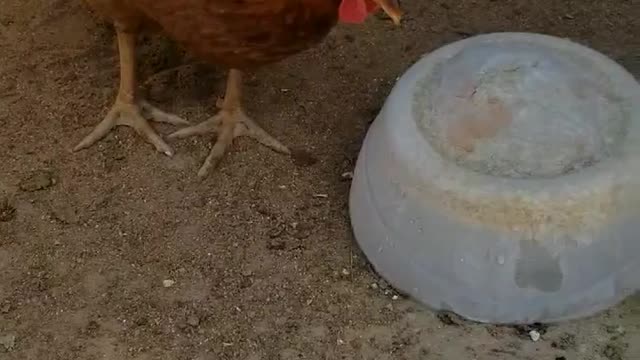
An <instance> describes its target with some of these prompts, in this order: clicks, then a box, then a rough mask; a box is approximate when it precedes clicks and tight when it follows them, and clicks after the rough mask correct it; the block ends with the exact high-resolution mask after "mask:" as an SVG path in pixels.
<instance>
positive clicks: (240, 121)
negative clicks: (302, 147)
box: [169, 69, 290, 177]
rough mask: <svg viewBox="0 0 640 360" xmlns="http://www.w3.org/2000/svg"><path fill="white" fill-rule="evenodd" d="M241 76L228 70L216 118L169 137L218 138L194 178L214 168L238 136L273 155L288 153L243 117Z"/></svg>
mask: <svg viewBox="0 0 640 360" xmlns="http://www.w3.org/2000/svg"><path fill="white" fill-rule="evenodd" d="M241 97H242V72H241V71H239V70H235V69H232V70H231V71H230V72H229V77H228V79H227V91H226V94H225V96H224V99H221V100H218V103H217V106H218V108H219V109H220V111H219V112H218V114H216V115H215V116H213V117H212V118H209V119H208V120H205V121H204V122H202V123H200V124H198V125H194V126H190V127H187V128H183V129H180V130H178V131H176V132H175V133H173V134H171V135H169V138H185V137H188V136H192V135H202V134H206V133H211V132H213V133H217V135H218V138H217V140H216V143H215V144H214V145H213V148H212V149H211V152H210V153H209V156H208V157H207V159H206V160H205V161H204V164H203V165H202V167H201V168H200V170H199V171H198V177H204V176H206V175H207V173H208V172H209V170H211V169H212V168H215V167H216V166H217V165H218V164H219V163H220V160H222V158H223V157H224V155H225V153H226V151H227V148H228V147H229V146H230V145H231V144H232V143H233V139H234V138H236V137H240V136H247V137H250V138H252V139H254V140H256V141H258V142H259V143H261V144H262V145H265V146H267V147H269V148H271V149H273V150H275V151H277V152H280V153H283V154H290V151H289V149H288V148H287V147H286V146H284V145H282V143H280V142H279V141H278V140H276V139H275V138H274V137H272V136H271V135H269V134H268V133H267V132H266V131H265V130H264V129H262V128H261V127H260V125H258V124H257V123H256V122H255V121H253V119H251V118H250V117H248V116H247V115H245V113H244V111H243V109H242V105H241Z"/></svg>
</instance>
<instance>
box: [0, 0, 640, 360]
mask: <svg viewBox="0 0 640 360" xmlns="http://www.w3.org/2000/svg"><path fill="white" fill-rule="evenodd" d="M403 5H404V7H405V8H406V10H407V11H408V12H409V16H408V17H407V19H406V22H405V25H404V27H403V28H402V29H394V28H393V26H392V25H391V24H390V23H389V22H388V21H386V20H384V19H382V18H373V19H371V21H369V22H368V23H367V24H366V26H363V27H357V26H348V27H347V26H343V27H340V28H339V29H337V30H336V31H335V32H334V33H333V34H332V35H331V36H330V37H329V38H328V39H327V41H326V42H325V43H324V44H323V45H322V46H320V47H318V48H316V49H314V50H312V51H309V52H306V53H304V54H301V55H300V56H297V57H294V58H291V59H289V60H288V61H286V62H284V63H281V64H278V65H275V66H271V67H268V68H264V69H262V70H261V71H260V72H258V73H256V74H254V75H253V76H252V78H251V80H250V81H249V84H248V87H247V88H248V90H247V91H248V94H247V108H248V111H249V112H250V113H251V114H253V115H255V117H256V118H257V119H258V120H259V121H260V122H261V123H263V124H264V126H265V128H266V129H268V130H269V131H270V132H271V133H272V134H274V135H276V136H278V137H279V138H280V139H281V140H282V141H283V142H285V143H286V144H289V145H292V146H297V147H300V148H302V149H305V150H307V151H308V152H310V153H311V154H312V155H313V156H312V157H309V158H307V159H296V160H295V161H294V160H292V159H290V158H288V157H283V156H280V155H278V154H275V153H273V152H271V151H270V150H268V149H265V148H263V147H260V146H257V145H255V144H254V143H253V142H250V141H246V140H240V141H238V142H237V144H236V146H235V147H234V151H233V152H232V153H231V154H230V155H229V156H228V157H227V158H226V159H225V161H224V162H223V163H222V167H221V168H220V169H219V170H218V172H217V173H215V174H213V175H212V176H209V177H208V178H207V179H206V180H205V181H204V182H198V181H196V177H195V174H196V171H197V169H198V166H199V165H200V163H201V161H202V160H203V159H204V157H205V156H206V154H207V153H208V149H209V147H210V139H207V138H196V139H188V140H185V141H179V142H174V143H173V145H174V146H175V148H176V150H177V151H178V154H177V155H176V156H175V157H174V158H171V159H170V158H167V157H164V156H163V155H161V154H158V153H156V152H155V151H154V150H153V149H152V148H151V147H150V146H149V145H148V144H146V143H144V142H143V141H141V140H140V139H139V138H138V137H137V136H135V135H134V134H133V131H132V130H131V129H127V128H122V129H118V130H117V131H116V132H114V133H113V134H112V135H110V136H109V137H108V138H107V139H105V140H104V141H102V142H100V143H99V145H97V146H95V147H93V148H91V149H89V150H86V151H83V152H80V153H76V154H72V153H70V151H69V149H70V148H71V147H72V146H73V145H74V144H75V143H76V142H77V141H79V140H80V139H81V138H82V137H83V136H84V135H85V134H86V133H87V132H88V131H89V130H90V129H91V128H92V127H93V126H94V125H95V124H96V122H97V121H98V120H99V119H100V118H101V117H102V116H104V114H105V112H106V111H107V109H108V107H109V106H110V105H111V104H112V101H113V99H114V96H115V90H116V86H117V81H118V76H117V75H118V70H117V67H116V64H117V62H116V60H117V58H116V52H115V43H114V37H113V32H112V30H111V29H110V27H109V26H106V25H104V24H101V23H100V22H98V21H96V19H94V18H93V17H92V15H91V14H90V13H89V12H88V11H87V9H86V8H85V7H84V4H83V3H82V2H80V1H78V0H3V1H2V9H1V10H0V124H1V125H2V126H1V128H0V159H1V161H2V168H1V169H0V274H1V276H0V359H3V360H4V359H16V360H18V359H20V360H27V359H34V360H35V359H38V360H43V359H52V360H55V359H65V360H68V359H82V360H84V359H87V360H90V359H137V360H150V359H169V360H170V359H184V360H191V359H197V360H209V359H246V360H258V359H283V360H287V359H545V360H554V359H555V360H561V359H570V360H573V359H594V360H595V359H610V360H620V359H638V358H640V329H639V327H638V324H640V300H639V299H637V298H632V299H629V300H628V301H627V302H626V303H625V304H622V305H621V306H619V307H617V308H615V309H611V310H610V311H608V312H606V313H604V314H601V315H599V316H597V317H595V318H592V319H587V320H583V321H578V322H572V323H567V324H561V325H556V326H551V327H549V328H540V327H538V328H537V330H538V331H539V332H540V333H541V334H542V336H541V339H540V340H539V341H537V342H534V341H532V340H531V339H530V337H529V335H528V331H529V329H527V328H513V327H497V326H487V325H477V324H472V323H467V322H464V321H462V320H460V319H457V318H456V317H455V316H450V315H446V314H435V313H433V312H431V311H429V310H425V309H423V308H422V307H421V306H419V305H417V304H416V303H414V302H412V301H411V300H408V299H404V298H402V297H398V298H396V297H395V293H394V291H393V289H391V288H390V287H389V286H388V285H387V284H386V283H385V282H384V281H383V280H381V279H379V278H378V277H377V276H376V275H375V274H374V273H373V272H372V271H371V269H370V268H369V267H368V265H367V263H366V260H365V259H364V258H363V256H362V255H361V254H360V253H359V252H358V249H357V246H355V245H354V243H353V240H352V235H351V232H350V227H349V220H348V216H347V194H348V190H349V182H348V181H345V180H344V179H343V178H342V177H341V174H343V173H344V172H348V171H350V170H351V169H352V167H353V164H354V159H355V157H356V155H357V152H358V149H359V146H360V143H361V140H362V138H363V136H364V134H365V132H366V129H367V126H368V123H369V122H370V121H371V120H372V118H373V117H374V116H375V114H376V112H377V110H378V109H379V107H380V105H381V103H382V102H383V100H384V98H385V96H386V94H387V93H388V91H389V90H390V88H391V86H392V83H393V81H394V79H395V78H396V77H397V76H398V75H399V74H401V73H402V72H403V70H404V69H406V68H407V67H408V66H409V65H410V64H411V63H412V62H414V61H415V60H416V59H417V58H418V57H419V56H421V55H422V54H424V53H426V52H428V51H430V50H432V49H434V48H436V47H438V46H441V45H443V44H444V43H447V42H451V41H454V40H456V39H459V38H461V37H465V36H470V35H473V34H477V33H482V32H491V31H503V30H505V31H506V30H511V31H513V30H517V31H536V32H543V33H549V34H554V35H560V36H566V37H570V38H572V39H574V40H577V41H580V42H582V43H585V44H587V45H589V46H592V47H594V48H596V49H598V50H600V51H602V52H604V53H606V54H608V55H610V56H612V57H614V58H616V59H621V61H622V62H623V63H625V64H630V65H629V66H633V65H632V63H633V61H634V59H635V61H636V64H637V63H639V62H640V61H638V54H640V36H638V35H640V22H639V21H638V20H637V19H638V15H639V13H640V5H639V4H638V2H637V1H636V0H610V1H600V0H580V1H578V0H575V1H572V0H561V1H555V0H537V1H529V0H504V1H494V0H469V1H453V0H437V1H426V0H425V1H419V0H413V1H408V0H407V1H404V4H403ZM634 35H635V37H636V39H634ZM140 59H141V60H140V61H141V78H142V79H146V78H148V77H149V76H151V75H153V74H156V73H159V72H161V71H162V70H166V69H170V68H173V67H176V66H178V65H187V66H184V67H181V68H180V69H179V70H176V71H167V72H164V73H161V74H160V75H156V76H153V77H151V78H150V80H149V81H147V82H146V84H145V89H146V92H147V93H148V95H149V98H150V100H151V101H152V102H154V103H155V104H158V105H159V106H161V107H163V108H164V109H167V110H170V111H175V112H176V113H178V114H180V115H182V116H185V117H187V118H189V119H190V120H192V121H193V122H197V121H200V120H203V119H205V118H206V117H207V115H211V114H212V113H213V112H214V111H215V107H214V99H215V97H216V96H218V95H221V91H222V89H223V86H224V78H225V73H224V72H223V69H215V68H212V67H208V66H204V65H201V64H199V63H197V62H194V61H193V60H191V59H190V58H189V57H186V56H184V55H183V53H182V52H181V51H179V50H178V48H177V47H176V46H175V45H174V44H172V43H171V42H170V41H168V40H166V39H163V38H162V37H159V36H153V37H146V38H145V39H144V42H143V46H142V48H141V49H140ZM310 64H313V70H312V67H311V66H310ZM159 129H160V131H161V132H162V133H165V134H166V133H168V132H169V131H171V128H169V127H159ZM317 193H322V194H327V195H328V196H327V197H326V198H318V197H314V196H313V195H314V194H317ZM165 280H171V281H172V282H173V283H172V284H171V286H169V287H165V286H164V285H170V284H168V283H166V284H163V282H164V281H165Z"/></svg>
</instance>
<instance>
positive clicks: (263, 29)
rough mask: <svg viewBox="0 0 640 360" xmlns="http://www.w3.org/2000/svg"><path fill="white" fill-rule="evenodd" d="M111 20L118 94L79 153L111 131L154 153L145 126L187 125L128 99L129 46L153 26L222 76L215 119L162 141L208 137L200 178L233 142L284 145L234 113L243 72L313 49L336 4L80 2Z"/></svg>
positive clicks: (289, 0)
mask: <svg viewBox="0 0 640 360" xmlns="http://www.w3.org/2000/svg"><path fill="white" fill-rule="evenodd" d="M85 1H86V2H87V3H88V4H89V5H90V6H91V7H92V8H94V9H95V10H96V11H97V12H98V13H100V14H102V15H103V16H105V17H106V18H108V19H110V20H111V21H113V23H114V25H115V28H116V32H117V36H118V45H119V51H120V88H119V92H118V96H117V99H116V102H115V105H114V106H113V108H112V110H111V111H110V112H109V113H108V115H107V117H106V118H105V119H104V120H103V121H102V122H101V123H100V124H99V125H98V126H97V127H96V128H95V129H94V131H93V132H92V133H90V134H89V135H88V136H87V137H86V138H85V139H83V140H82V141H81V142H80V144H78V146H76V150H79V149H82V148H86V147H88V146H90V145H91V144H93V143H95V142H96V141H98V140H99V139H100V138H102V137H103V136H105V135H106V134H107V133H108V132H109V131H110V130H111V129H112V128H113V127H115V126H117V125H129V126H131V127H133V128H134V129H136V130H137V131H138V133H139V134H141V135H143V136H144V137H146V138H147V140H148V141H149V142H150V143H152V144H153V145H154V146H155V147H156V149H157V150H159V151H161V152H164V153H165V154H167V155H172V154H173V150H172V149H171V148H170V147H169V145H167V144H166V143H165V142H164V141H163V140H162V138H161V137H160V136H159V135H157V133H156V132H155V131H154V130H153V128H152V127H151V126H150V125H149V123H148V122H147V120H146V119H147V118H151V119H152V120H156V121H161V122H167V123H171V124H174V125H181V124H187V122H186V121H185V120H183V119H181V118H179V117H177V116H174V115H171V114H167V113H165V112H163V111H161V110H159V109H156V108H155V107H153V106H151V105H150V104H148V103H147V102H145V101H144V100H142V99H139V98H138V97H137V96H136V93H135V88H136V77H135V72H136V69H135V40H136V34H137V33H138V32H139V31H140V30H141V28H142V27H144V26H147V25H149V24H153V25H159V27H160V28H161V29H162V30H163V31H164V32H165V33H166V34H167V35H168V36H169V37H170V38H172V39H174V40H176V41H177V42H178V43H179V44H181V45H182V46H183V47H184V48H186V49H187V50H188V51H189V52H191V53H193V54H194V55H196V56H198V57H200V58H201V59H202V60H204V61H208V62H210V63H214V64H217V65H222V66H226V67H228V68H229V69H230V72H229V77H228V80H227V91H226V94H225V96H224V100H219V101H218V104H217V105H218V108H219V109H220V111H219V113H218V114H217V115H215V116H214V117H212V118H210V119H208V120H206V121H205V122H203V123H201V124H198V125H195V126H192V127H187V128H184V129H182V130H179V131H177V132H175V133H173V134H171V135H170V137H173V138H181V137H186V136H191V135H196V134H204V133H209V132H215V133H217V141H216V143H215V145H214V146H213V148H212V150H211V153H210V155H209V156H208V158H207V159H206V161H205V163H204V165H203V166H202V168H201V169H200V171H199V173H198V174H199V175H200V176H204V175H205V174H206V173H207V172H208V170H209V169H210V168H212V167H215V166H216V165H217V164H218V162H219V161H220V160H221V159H222V157H223V155H224V154H225V152H226V150H227V148H228V147H229V145H230V144H231V143H232V141H233V139H234V138H235V137H238V136H249V137H251V138H254V139H255V140H257V141H259V142H260V143H262V144H264V145H266V146H268V147H270V148H272V149H274V150H276V151H279V152H281V153H289V150H288V148H287V147H286V146H284V145H282V144H281V143H280V142H279V141H277V140H276V139H275V138H273V137H271V136H270V135H269V134H268V133H267V132H265V131H264V130H263V129H262V128H260V127H259V126H258V125H257V123H256V122H254V121H253V120H252V119H251V118H249V117H248V116H246V115H245V113H244V112H243V110H242V106H241V94H242V91H241V88H242V75H243V72H244V71H246V70H249V69H252V68H255V67H258V66H261V65H265V64H268V63H272V62H276V61H279V60H282V59H283V58H285V57H287V56H290V55H293V54H295V53H298V52H300V51H303V50H305V49H307V48H309V47H311V46H313V45H315V44H317V43H319V42H320V41H321V40H322V39H323V38H324V37H325V36H326V35H327V34H328V33H329V31H330V30H331V28H332V27H333V26H335V25H336V23H337V21H338V12H339V8H340V4H341V1H342V0H85Z"/></svg>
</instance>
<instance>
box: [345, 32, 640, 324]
mask: <svg viewBox="0 0 640 360" xmlns="http://www.w3.org/2000/svg"><path fill="white" fill-rule="evenodd" d="M639 170H640V85H639V84H638V83H637V82H636V80H635V79H634V78H633V76H632V75H631V74H629V73H628V72H627V71H625V70H624V69H623V68H622V67H621V66H619V65H618V64H616V63H615V62H613V61H612V60H610V59H608V58H607V57H605V56H603V55H601V54H599V53H597V52H595V51H593V50H590V49H588V48H586V47H583V46H581V45H578V44H576V43H573V42H570V41H568V40H564V39H559V38H555V37H550V36H545V35H538V34H527V33H498V34H489V35H482V36H476V37H473V38H469V39H466V40H462V41H458V42H456V43H453V44H450V45H448V46H445V47H443V48H440V49H438V50H437V51H435V52H433V53H431V54H429V55H427V56H426V57H424V58H422V59H421V60H420V61H419V62H417V63H416V64H415V65H414V66H413V67H411V68H410V69H409V70H408V72H407V73H406V74H404V75H403V76H402V78H401V79H400V80H399V81H398V82H397V84H396V86H395V88H394V89H393V91H392V93H391V94H390V96H389V97H388V99H387V101H386V103H385V106H384V107H383V109H382V111H381V113H380V114H379V116H378V118H377V119H376V121H375V122H374V123H373V124H372V126H371V128H370V130H369V133H368V134H367V137H366V139H365V141H364V145H363V148H362V150H361V153H360V156H359V159H358V163H357V166H356V170H355V176H354V179H353V184H352V188H351V198H350V212H351V218H352V225H353V230H354V234H355V237H356V239H357V242H358V243H359V245H360V247H361V248H362V250H363V251H364V253H365V254H366V256H367V257H368V259H369V261H370V262H371V263H372V265H373V266H374V267H375V269H376V270H377V271H378V272H379V274H380V275H381V276H383V277H384V278H386V279H387V280H388V281H389V282H390V283H391V284H392V285H394V286H395V287H396V288H398V289H399V290H401V291H404V292H406V293H407V294H408V295H410V296H412V297H413V298H415V299H417V300H418V301H420V302H422V303H424V304H427V305H429V306H430V307H432V308H435V309H439V310H449V311H454V312H456V313H458V314H460V315H462V316H464V317H466V318H469V319H472V320H476V321H481V322H491V323H531V322H553V321H559V320H567V319H575V318H578V317H582V316H587V315H591V314H594V313H596V312H598V311H600V310H603V309H605V308H608V307H610V306H612V305H614V304H616V303H617V302H619V301H620V300H622V299H623V298H625V297H626V296H628V295H630V294H632V293H633V292H635V291H636V290H637V289H638V288H640V171H639Z"/></svg>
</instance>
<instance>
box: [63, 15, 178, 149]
mask: <svg viewBox="0 0 640 360" xmlns="http://www.w3.org/2000/svg"><path fill="white" fill-rule="evenodd" d="M116 30H117V35H118V49H119V53H120V88H119V90H118V96H117V98H116V101H115V104H114V105H113V107H112V108H111V110H110V111H109V112H108V113H107V116H105V118H104V119H103V120H102V121H101V122H100V123H99V124H98V125H97V126H96V127H95V128H94V129H93V131H92V132H91V133H89V135H87V136H86V137H85V138H84V139H83V140H82V141H80V143H79V144H78V145H76V147H75V148H74V149H73V151H78V150H81V149H85V148H88V147H90V146H91V145H93V144H95V143H96V142H97V141H99V140H100V139H102V138H104V137H105V136H106V135H107V134H108V133H109V132H110V131H111V130H112V129H113V128H115V127H116V126H120V125H125V126H130V127H132V128H133V129H134V130H135V131H136V132H137V133H138V134H139V135H140V136H142V137H144V138H145V139H146V140H147V141H148V142H149V143H151V144H152V145H153V146H154V147H155V148H156V150H158V151H159V152H162V153H164V154H165V155H167V156H172V155H173V154H174V152H173V149H172V148H171V147H170V146H169V145H167V143H166V142H165V141H164V140H163V139H162V138H161V137H160V135H158V133H157V132H156V131H155V130H154V129H153V127H151V125H150V124H149V121H148V119H149V120H154V121H156V122H162V123H167V124H172V125H188V124H189V122H188V121H186V120H184V119H182V118H180V117H178V116H176V115H173V114H169V113H166V112H164V111H162V110H160V109H157V108H155V107H154V106H152V105H151V104H149V103H148V102H146V101H144V100H137V99H136V96H135V89H136V75H135V72H136V61H135V41H136V35H135V34H132V33H128V32H125V31H122V30H120V29H118V28H117V26H116Z"/></svg>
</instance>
